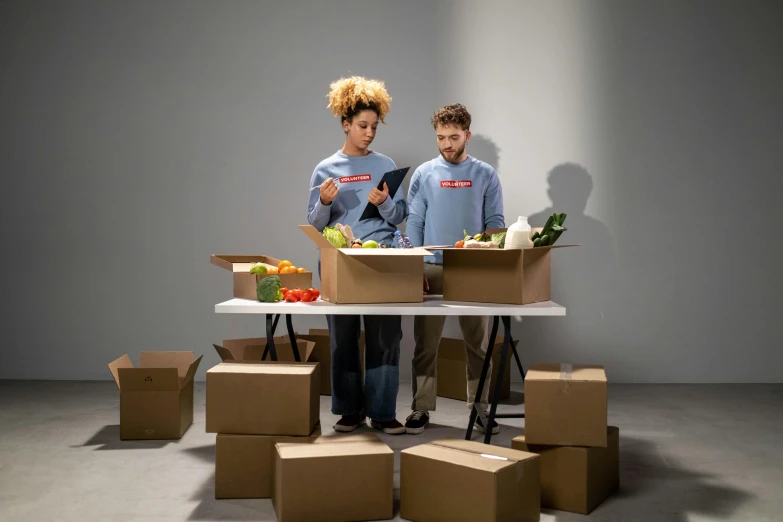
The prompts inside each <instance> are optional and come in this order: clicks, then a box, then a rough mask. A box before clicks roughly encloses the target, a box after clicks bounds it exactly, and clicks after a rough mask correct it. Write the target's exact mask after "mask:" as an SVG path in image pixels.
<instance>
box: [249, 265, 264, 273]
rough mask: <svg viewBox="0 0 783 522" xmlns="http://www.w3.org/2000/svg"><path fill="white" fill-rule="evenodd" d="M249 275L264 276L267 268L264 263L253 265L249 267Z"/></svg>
mask: <svg viewBox="0 0 783 522" xmlns="http://www.w3.org/2000/svg"><path fill="white" fill-rule="evenodd" d="M250 273H251V274H266V273H267V268H266V265H265V264H264V263H253V265H252V266H251V267H250Z"/></svg>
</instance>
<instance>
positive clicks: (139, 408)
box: [109, 352, 203, 440]
mask: <svg viewBox="0 0 783 522" xmlns="http://www.w3.org/2000/svg"><path fill="white" fill-rule="evenodd" d="M194 357H195V356H194V354H193V352H141V355H140V360H139V367H138V368H136V367H134V366H133V362H132V361H131V359H130V357H128V354H125V355H123V356H122V357H120V358H118V359H116V360H114V361H112V362H110V363H109V370H110V371H111V374H112V376H114V382H116V383H117V387H118V388H119V389H120V439H122V440H138V439H146V440H149V439H164V440H165V439H179V438H181V437H182V435H184V434H185V432H186V431H187V430H188V427H190V425H191V424H193V377H195V375H196V370H197V369H198V365H199V363H200V362H201V357H203V356H199V358H198V359H195V358H194Z"/></svg>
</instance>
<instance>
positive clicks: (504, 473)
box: [400, 440, 541, 522]
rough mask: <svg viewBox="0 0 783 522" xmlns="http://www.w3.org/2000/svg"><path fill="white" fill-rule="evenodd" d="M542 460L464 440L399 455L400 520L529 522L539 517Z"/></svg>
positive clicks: (431, 444) (423, 446) (403, 452)
mask: <svg viewBox="0 0 783 522" xmlns="http://www.w3.org/2000/svg"><path fill="white" fill-rule="evenodd" d="M539 460H540V458H539V456H538V455H535V454H533V453H526V452H522V451H517V450H513V449H508V448H500V447H498V446H490V445H488V444H482V443H479V442H472V441H465V440H437V441H433V442H430V443H429V444H423V445H421V446H414V447H412V448H408V449H405V450H403V451H402V452H401V453H400V516H401V517H402V518H405V519H408V520H414V521H416V522H447V521H448V522H460V521H464V522H512V521H513V522H528V521H537V520H539V517H540V506H539V501H540V497H541V485H540V473H541V471H540V467H539Z"/></svg>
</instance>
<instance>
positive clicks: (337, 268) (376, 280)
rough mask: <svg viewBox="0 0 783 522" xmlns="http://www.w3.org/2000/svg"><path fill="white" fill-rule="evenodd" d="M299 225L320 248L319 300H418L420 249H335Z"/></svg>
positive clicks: (420, 293)
mask: <svg viewBox="0 0 783 522" xmlns="http://www.w3.org/2000/svg"><path fill="white" fill-rule="evenodd" d="M299 228H301V229H302V231H303V232H304V233H305V234H307V237H309V238H310V239H311V240H312V241H313V243H315V244H316V245H317V246H318V248H319V249H320V251H321V299H323V300H324V301H328V302H330V303H342V304H367V303H421V302H422V301H424V292H423V291H422V281H423V279H424V263H423V260H424V257H425V256H431V255H432V254H431V253H430V252H428V251H427V250H424V249H423V248H335V247H334V246H332V244H331V243H330V242H329V241H327V239H326V238H325V237H324V236H323V235H322V234H321V233H320V232H318V230H317V229H316V228H315V227H313V226H310V225H302V226H300V227H299Z"/></svg>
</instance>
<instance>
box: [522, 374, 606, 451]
mask: <svg viewBox="0 0 783 522" xmlns="http://www.w3.org/2000/svg"><path fill="white" fill-rule="evenodd" d="M606 387H607V384H606V372H605V371H604V369H603V368H602V367H601V366H583V365H577V364H574V365H571V364H534V365H531V366H530V368H529V369H528V371H527V374H526V375H525V435H526V437H527V442H528V443H530V444H548V445H555V446H588V447H606V426H607V399H606Z"/></svg>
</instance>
